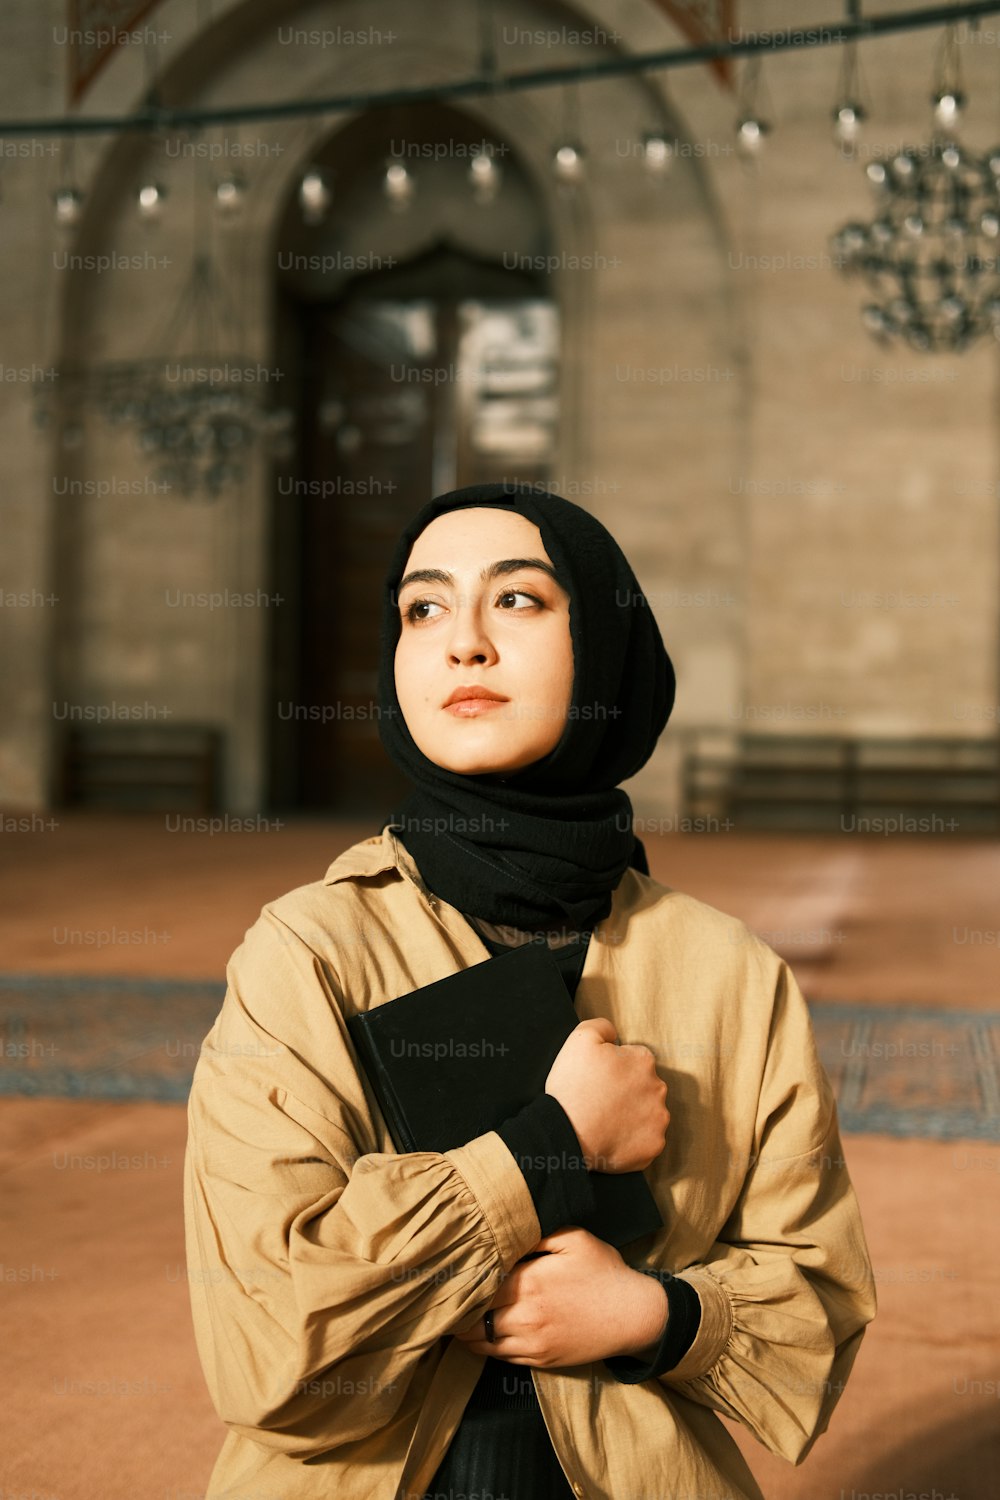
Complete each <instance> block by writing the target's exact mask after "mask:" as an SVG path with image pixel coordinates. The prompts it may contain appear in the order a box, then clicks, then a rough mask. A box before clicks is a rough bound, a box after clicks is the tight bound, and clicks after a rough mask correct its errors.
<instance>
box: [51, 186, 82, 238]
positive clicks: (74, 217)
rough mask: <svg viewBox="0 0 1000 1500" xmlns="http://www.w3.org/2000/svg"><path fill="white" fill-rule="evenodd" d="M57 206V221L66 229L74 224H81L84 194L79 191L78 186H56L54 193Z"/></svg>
mask: <svg viewBox="0 0 1000 1500" xmlns="http://www.w3.org/2000/svg"><path fill="white" fill-rule="evenodd" d="M52 199H53V202H54V203H55V206H56V223H57V224H59V225H60V226H61V227H63V228H65V229H71V228H72V227H73V225H74V224H79V222H80V216H81V214H82V212H83V194H82V193H79V192H77V190H76V188H72V187H61V188H56V190H55V192H54V193H53V195H52Z"/></svg>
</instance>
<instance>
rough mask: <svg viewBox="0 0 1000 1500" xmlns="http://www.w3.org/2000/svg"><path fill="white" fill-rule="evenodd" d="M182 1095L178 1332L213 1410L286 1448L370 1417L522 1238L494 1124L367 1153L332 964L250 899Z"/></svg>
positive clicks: (490, 1288) (344, 1437) (471, 1310)
mask: <svg viewBox="0 0 1000 1500" xmlns="http://www.w3.org/2000/svg"><path fill="white" fill-rule="evenodd" d="M227 981H228V984H227V990H226V995H225V999H224V1001H223V1004H222V1009H221V1011H220V1013H219V1015H218V1017H217V1018H216V1022H215V1024H214V1026H213V1028H212V1030H211V1031H210V1033H209V1035H208V1036H207V1037H206V1039H205V1041H204V1043H203V1045H202V1050H201V1054H200V1057H199V1060H198V1063H197V1066H196V1068H195V1073H194V1080H193V1083H192V1088H191V1093H190V1098H189V1102H188V1139H187V1147H186V1152H185V1165H184V1217H185V1236H186V1251H187V1263H188V1280H189V1286H190V1296H191V1305H192V1313H193V1321H194V1329H195V1337H196V1343H197V1347H198V1352H199V1357H200V1360H201V1365H202V1369H203V1371H204V1375H205V1378H206V1382H207V1385H208V1388H209V1393H210V1395H211V1398H212V1401H213V1403H214V1405H215V1408H216V1410H217V1412H218V1414H219V1416H220V1418H221V1419H222V1421H223V1422H224V1423H226V1425H227V1426H228V1427H230V1428H232V1429H233V1430H235V1431H236V1432H238V1433H240V1434H241V1435H243V1436H245V1437H249V1438H252V1439H253V1440H254V1441H255V1442H257V1443H260V1444H263V1445H264V1446H265V1447H268V1448H272V1449H277V1450H280V1451H282V1452H285V1453H288V1454H292V1455H294V1456H296V1457H300V1458H309V1457H313V1456H315V1455H318V1454H321V1453H326V1452H328V1451H329V1450H331V1449H333V1448H336V1447H338V1446H340V1445H342V1444H347V1443H351V1442H354V1441H357V1440H358V1439H361V1438H364V1437H366V1436H368V1435H369V1434H371V1433H372V1432H374V1431H375V1430H376V1429H379V1428H381V1427H383V1426H385V1425H386V1424H387V1423H389V1422H390V1421H391V1420H392V1418H393V1416H394V1414H395V1413H396V1412H397V1410H398V1408H399V1407H400V1404H401V1403H402V1402H403V1401H404V1398H405V1396H406V1392H407V1387H408V1385H409V1383H410V1381H411V1379H412V1376H413V1373H414V1371H415V1368H416V1366H417V1365H418V1363H419V1362H420V1361H421V1360H422V1359H423V1358H424V1357H425V1355H426V1353H427V1351H428V1349H429V1348H431V1346H432V1345H433V1344H434V1343H435V1341H436V1340H438V1339H440V1338H441V1337H442V1335H445V1334H449V1333H452V1332H454V1331H455V1330H456V1328H457V1327H460V1326H465V1325H471V1323H472V1321H474V1319H475V1318H476V1317H478V1316H480V1315H481V1313H482V1310H483V1309H484V1308H485V1307H488V1306H489V1303H490V1302H491V1300H492V1298H493V1296H494V1294H495V1293H496V1291H497V1289H498V1288H499V1286H500V1285H501V1282H502V1281H503V1279H504V1277H505V1275H506V1274H507V1273H508V1272H509V1271H510V1270H512V1269H513V1267H514V1265H515V1264H516V1262H517V1261H518V1260H519V1259H520V1258H521V1257H522V1256H523V1255H525V1254H527V1252H528V1251H530V1250H531V1249H533V1248H534V1246H535V1245H536V1244H537V1243H538V1240H539V1238H540V1231H539V1224H538V1218H537V1215H536V1213H535V1209H534V1206H533V1202H532V1198H531V1194H530V1192H529V1189H528V1186H527V1184H526V1182H525V1179H524V1176H523V1174H522V1172H521V1171H520V1169H519V1167H518V1165H517V1163H516V1162H515V1160H514V1158H513V1156H512V1155H511V1153H510V1151H509V1149H508V1148H507V1146H506V1145H505V1144H504V1142H503V1141H502V1140H501V1139H500V1137H499V1136H498V1135H497V1134H496V1133H495V1132H494V1131H490V1132H488V1133H487V1134H485V1135H481V1136H478V1137H476V1139H474V1140H472V1141H469V1142H468V1143H467V1144H465V1145H463V1146H459V1147H456V1148H454V1149H452V1150H449V1151H445V1152H437V1151H416V1152H412V1153H404V1154H396V1153H392V1152H381V1151H379V1150H378V1149H376V1148H377V1145H378V1141H377V1139H376V1138H375V1137H374V1136H373V1134H372V1125H371V1116H370V1113H369V1110H368V1107H367V1105H366V1101H365V1095H364V1091H363V1088H362V1083H361V1080H360V1078H359V1075H358V1071H357V1068H356V1066H355V1064H354V1061H353V1059H352V1054H351V1050H350V1042H349V1036H348V1033H347V1031H346V1027H345V1025H344V1019H343V1014H342V1011H341V1009H340V1007H339V1005H338V994H337V984H338V981H337V980H336V978H335V976H334V975H333V973H332V970H331V969H330V966H329V964H328V963H327V962H325V961H321V960H320V959H319V958H318V957H317V955H316V954H315V953H314V952H313V951H312V950H311V949H310V948H309V947H308V946H307V945H306V944H305V943H304V942H303V941H302V940H301V939H300V938H299V937H298V936H297V935H296V933H295V932H293V931H292V930H291V929H290V928H289V927H288V926H287V925H286V924H284V923H283V922H282V921H281V920H280V919H279V917H277V916H276V915H275V914H274V913H273V912H272V911H270V910H269V909H268V908H267V907H265V908H264V910H263V911H262V913H261V916H260V918H259V919H258V921H257V922H256V923H255V924H254V926H253V927H252V928H251V929H250V930H249V931H248V933H247V935H246V938H245V940H244V942H243V944H242V945H241V946H240V948H238V949H237V951H236V952H235V953H234V955H233V957H232V959H231V960H230V963H229V965H228V968H227Z"/></svg>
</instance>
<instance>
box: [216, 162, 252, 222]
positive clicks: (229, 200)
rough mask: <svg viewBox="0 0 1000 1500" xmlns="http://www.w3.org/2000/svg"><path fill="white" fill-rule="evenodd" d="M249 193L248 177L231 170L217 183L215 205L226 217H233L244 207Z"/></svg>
mask: <svg viewBox="0 0 1000 1500" xmlns="http://www.w3.org/2000/svg"><path fill="white" fill-rule="evenodd" d="M246 193H247V183H246V178H245V177H241V176H240V174H239V173H238V172H230V173H228V175H227V176H225V177H221V178H220V179H219V181H218V182H217V183H216V184H215V206H216V208H217V209H218V210H219V212H220V214H223V215H225V217H226V218H233V217H234V216H235V215H236V214H238V213H239V212H240V210H241V209H242V207H243V203H244V200H245V198H246Z"/></svg>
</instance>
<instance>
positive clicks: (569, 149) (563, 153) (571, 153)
mask: <svg viewBox="0 0 1000 1500" xmlns="http://www.w3.org/2000/svg"><path fill="white" fill-rule="evenodd" d="M552 167H553V170H554V171H555V174H556V176H557V177H558V178H559V180H560V182H580V181H582V179H583V176H584V173H585V171H586V161H585V154H584V150H583V147H582V146H578V145H573V144H572V143H571V142H569V141H566V142H565V143H564V144H563V145H561V146H557V147H556V149H555V151H554V152H553V155H552Z"/></svg>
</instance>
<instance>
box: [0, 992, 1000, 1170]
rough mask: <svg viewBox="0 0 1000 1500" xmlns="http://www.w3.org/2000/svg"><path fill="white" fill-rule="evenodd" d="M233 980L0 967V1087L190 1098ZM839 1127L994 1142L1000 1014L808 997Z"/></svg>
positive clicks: (998, 1123)
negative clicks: (39, 971)
mask: <svg viewBox="0 0 1000 1500" xmlns="http://www.w3.org/2000/svg"><path fill="white" fill-rule="evenodd" d="M224 993H225V986H224V985H223V984H222V983H220V982H218V981H215V980H205V981H198V980H192V981H183V980H173V979H170V980H168V979H164V980H158V979H130V978H120V977H110V976H106V977H102V976H95V975H87V976H77V975H34V974H0V1048H2V1056H0V1095H12V1094H17V1095H35V1096H38V1097H53V1096H59V1097H75V1098H86V1099H108V1100H111V1099H155V1100H161V1101H173V1102H176V1103H183V1102H184V1101H185V1100H186V1098H187V1095H188V1090H189V1088H190V1083H191V1074H192V1072H193V1070H194V1065H195V1061H196V1059H197V1056H198V1051H199V1048H200V1046H201V1042H202V1040H203V1038H204V1037H205V1034H206V1033H207V1032H208V1030H209V1028H210V1027H211V1025H212V1022H213V1020H214V1018H215V1016H216V1014H217V1013H218V1010H219V1007H220V1005H221V1003H222V998H223V995H224ZM810 1012H811V1014H812V1017H813V1026H814V1029H815V1033H816V1040H817V1043H818V1046H819V1050H820V1056H821V1057H822V1059H823V1063H824V1066H825V1067H826V1069H827V1072H828V1073H829V1075H830V1078H831V1081H832V1083H833V1086H834V1089H835V1091H836V1094H837V1100H838V1109H839V1114H840V1122H841V1126H842V1128H843V1130H844V1131H845V1132H874V1133H877V1134H883V1135H893V1136H901V1137H913V1138H923V1139H930V1140H956V1139H963V1138H964V1139H979V1140H1000V1066H998V1059H1000V1013H989V1012H987V1013H982V1012H973V1011H960V1010H959V1011H953V1010H951V1011H949V1010H940V1009H933V1010H932V1009H927V1008H924V1007H921V1008H917V1007H906V1006H876V1005H855V1004H848V1003H840V1002H832V1001H823V1002H813V1003H811V1004H810Z"/></svg>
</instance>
